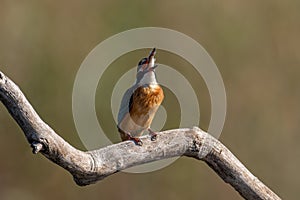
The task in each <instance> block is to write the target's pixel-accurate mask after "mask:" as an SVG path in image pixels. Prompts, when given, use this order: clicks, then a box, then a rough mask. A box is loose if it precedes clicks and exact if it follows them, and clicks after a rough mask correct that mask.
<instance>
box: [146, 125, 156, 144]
mask: <svg viewBox="0 0 300 200" xmlns="http://www.w3.org/2000/svg"><path fill="white" fill-rule="evenodd" d="M148 131H149V135H150V136H151V141H155V140H156V138H157V133H156V132H155V131H153V130H152V129H151V128H148Z"/></svg>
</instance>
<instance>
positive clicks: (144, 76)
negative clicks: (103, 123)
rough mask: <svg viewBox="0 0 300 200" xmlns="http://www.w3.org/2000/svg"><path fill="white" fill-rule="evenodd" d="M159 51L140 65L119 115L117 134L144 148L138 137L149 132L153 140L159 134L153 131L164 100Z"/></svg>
mask: <svg viewBox="0 0 300 200" xmlns="http://www.w3.org/2000/svg"><path fill="white" fill-rule="evenodd" d="M155 54H156V49H155V48H153V49H152V50H151V52H150V54H149V56H148V57H146V58H142V59H141V60H140V61H139V63H138V66H137V74H136V81H135V83H134V84H133V86H132V87H130V88H129V89H128V90H127V91H126V92H125V93H124V95H123V98H122V101H121V105H120V109H119V113H118V125H117V128H118V132H119V133H120V136H121V139H122V141H126V140H132V141H134V142H135V143H136V144H137V145H140V146H142V144H143V143H142V141H141V139H140V138H139V137H140V136H141V135H142V134H143V132H144V131H146V130H148V131H149V134H150V136H151V140H152V141H154V140H156V137H157V134H156V132H155V131H153V130H152V129H151V128H150V125H151V123H152V120H153V118H154V116H155V113H156V111H157V110H158V108H159V106H160V105H161V103H162V101H163V99H164V92H163V89H162V87H161V86H160V85H159V84H158V83H157V80H156V73H155V69H156V67H157V66H158V65H155V60H156V59H155V57H154V56H155Z"/></svg>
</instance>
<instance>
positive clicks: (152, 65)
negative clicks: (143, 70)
mask: <svg viewBox="0 0 300 200" xmlns="http://www.w3.org/2000/svg"><path fill="white" fill-rule="evenodd" d="M155 54H156V49H155V48H153V49H152V50H151V52H150V54H149V56H148V66H147V69H148V70H149V71H153V70H154V69H155V68H156V67H157V65H155V58H154V56H155Z"/></svg>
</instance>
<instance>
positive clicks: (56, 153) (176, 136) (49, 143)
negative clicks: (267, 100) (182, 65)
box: [0, 72, 280, 199]
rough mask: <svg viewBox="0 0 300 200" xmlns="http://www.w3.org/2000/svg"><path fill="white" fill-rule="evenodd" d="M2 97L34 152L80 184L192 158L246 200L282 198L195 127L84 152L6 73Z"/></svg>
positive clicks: (0, 80) (0, 84)
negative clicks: (169, 160)
mask: <svg viewBox="0 0 300 200" xmlns="http://www.w3.org/2000/svg"><path fill="white" fill-rule="evenodd" d="M0 100H1V102H2V103H3V104H4V106H5V107H6V108H7V110H8V112H9V113H10V114H11V116H12V117H13V118H14V120H15V121H16V122H17V123H18V125H19V126H20V127H21V129H22V130H23V132H24V134H25V136H26V138H27V140H28V142H29V143H30V145H31V147H32V148H33V153H35V154H36V153H38V152H40V153H41V154H43V155H44V156H45V157H47V158H48V159H49V160H51V161H53V162H54V163H56V164H57V165H59V166H61V167H63V168H64V169H66V170H67V171H69V172H70V173H71V174H72V176H73V178H74V180H75V182H76V183H77V184H78V185H81V186H84V185H88V184H91V183H95V182H96V181H99V180H101V179H103V178H105V177H107V176H109V175H111V174H114V173H116V172H119V171H121V170H124V169H126V168H128V167H132V166H136V165H140V164H145V163H149V162H152V161H156V160H161V159H166V158H171V157H175V156H188V157H192V158H195V159H198V160H202V161H204V162H206V163H207V164H208V165H209V166H210V168H212V169H213V170H214V171H215V172H216V173H217V174H218V175H219V176H220V177H221V178H222V179H223V180H224V181H225V182H226V183H229V184H230V185H231V186H232V187H234V188H235V189H236V190H237V191H238V192H239V193H240V195H241V196H243V197H244V198H245V199H280V198H279V197H278V196H277V195H276V194H275V193H274V192H273V191H271V190H270V189H269V188H268V187H267V186H266V185H264V184H263V183H262V182H261V181H260V180H259V179H258V178H256V177H255V176H254V175H252V174H251V173H250V172H249V171H248V170H247V169H246V167H245V166H244V165H243V164H242V163H241V162H240V161H239V160H238V159H237V158H236V157H235V156H234V155H233V154H232V153H231V152H230V151H229V150H228V149H227V148H226V147H225V146H224V145H223V144H222V143H221V142H220V141H218V140H217V139H215V138H214V137H212V136H211V135H209V134H208V133H206V132H204V131H202V130H201V129H199V128H197V127H194V128H191V129H190V128H184V129H174V130H168V131H163V132H160V133H158V137H157V139H156V141H151V140H150V138H149V137H148V136H144V137H142V141H143V146H138V145H135V144H134V142H131V141H125V142H121V143H118V144H113V145H110V146H107V147H104V148H101V149H98V150H93V151H87V152H83V151H80V150H78V149H76V148H74V147H73V146H71V145H70V144H69V143H67V142H66V141H65V140H64V139H63V138H61V137H60V136H59V135H58V134H56V133H55V132H54V130H53V129H51V128H50V127H49V126H48V125H47V124H46V123H45V122H44V121H43V120H42V119H41V118H40V117H39V115H38V114H37V113H36V112H35V110H34V109H33V107H32V106H31V105H30V103H29V102H28V100H27V99H26V97H25V96H24V94H23V93H22V91H21V90H20V89H19V88H18V86H17V85H15V84H14V82H13V81H11V80H10V79H9V78H8V77H7V76H5V75H4V74H3V73H2V72H0Z"/></svg>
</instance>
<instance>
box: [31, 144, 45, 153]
mask: <svg viewBox="0 0 300 200" xmlns="http://www.w3.org/2000/svg"><path fill="white" fill-rule="evenodd" d="M31 147H32V153H34V154H37V153H38V152H40V151H41V150H42V149H43V144H41V143H39V142H36V141H34V142H32V143H31Z"/></svg>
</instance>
